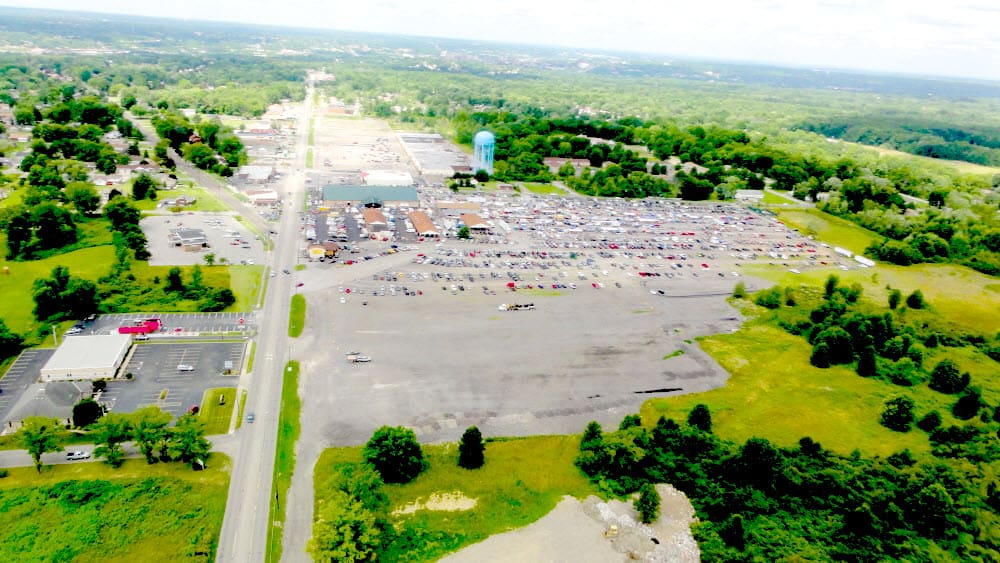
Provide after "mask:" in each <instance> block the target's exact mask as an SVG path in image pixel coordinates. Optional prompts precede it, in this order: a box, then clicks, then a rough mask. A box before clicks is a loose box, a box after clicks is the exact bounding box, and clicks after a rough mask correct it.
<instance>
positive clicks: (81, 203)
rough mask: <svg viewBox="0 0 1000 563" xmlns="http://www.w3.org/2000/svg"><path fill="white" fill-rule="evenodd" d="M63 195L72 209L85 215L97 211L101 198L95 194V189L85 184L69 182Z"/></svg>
mask: <svg viewBox="0 0 1000 563" xmlns="http://www.w3.org/2000/svg"><path fill="white" fill-rule="evenodd" d="M65 194H66V199H68V200H69V201H70V203H72V204H73V207H75V208H76V210H77V211H79V212H80V213H83V214H85V215H86V214H90V213H93V212H95V211H97V208H98V207H100V205H101V196H100V194H98V193H97V189H95V188H94V186H92V185H90V184H88V183H87V182H70V184H69V185H68V186H66V189H65Z"/></svg>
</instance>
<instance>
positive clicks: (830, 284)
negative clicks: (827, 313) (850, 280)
mask: <svg viewBox="0 0 1000 563" xmlns="http://www.w3.org/2000/svg"><path fill="white" fill-rule="evenodd" d="M838 283H840V278H838V277H837V276H835V275H833V274H830V276H829V277H827V278H826V283H824V284H823V295H825V296H826V298H827V299H829V298H831V297H833V294H834V292H835V291H837V284H838Z"/></svg>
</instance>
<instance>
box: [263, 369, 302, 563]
mask: <svg viewBox="0 0 1000 563" xmlns="http://www.w3.org/2000/svg"><path fill="white" fill-rule="evenodd" d="M301 413H302V400H301V399H299V363H298V362H296V361H291V362H288V365H286V366H285V373H284V382H283V384H282V388H281V416H280V418H279V419H278V442H277V445H276V446H275V456H274V474H273V476H272V478H271V482H272V486H273V487H274V495H275V497H276V498H279V499H282V502H281V503H280V504H279V505H277V506H275V505H274V504H272V505H271V518H270V525H269V526H268V527H267V557H266V558H265V559H266V560H267V561H280V560H281V549H282V546H281V536H282V534H281V531H282V529H283V527H284V526H283V524H284V522H285V505H286V504H287V502H285V501H284V500H285V499H287V498H288V489H289V488H290V487H291V486H292V474H293V473H294V472H295V443H296V442H297V441H298V440H299V431H300V430H301V423H300V421H299V417H300V416H301Z"/></svg>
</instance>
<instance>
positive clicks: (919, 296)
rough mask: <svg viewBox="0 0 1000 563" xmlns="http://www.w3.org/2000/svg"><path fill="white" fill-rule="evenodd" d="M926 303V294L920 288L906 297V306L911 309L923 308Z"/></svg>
mask: <svg viewBox="0 0 1000 563" xmlns="http://www.w3.org/2000/svg"><path fill="white" fill-rule="evenodd" d="M926 305H927V303H926V302H925V301H924V294H923V292H922V291H920V290H919V289H918V290H916V291H914V292H913V293H911V294H909V295H908V296H907V297H906V306H907V307H909V308H911V309H923V308H924V307H925V306H926Z"/></svg>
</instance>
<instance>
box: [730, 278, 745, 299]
mask: <svg viewBox="0 0 1000 563" xmlns="http://www.w3.org/2000/svg"><path fill="white" fill-rule="evenodd" d="M746 296H747V286H746V284H745V283H743V282H737V284H736V286H735V287H733V297H735V298H737V299H743V298H744V297H746Z"/></svg>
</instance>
